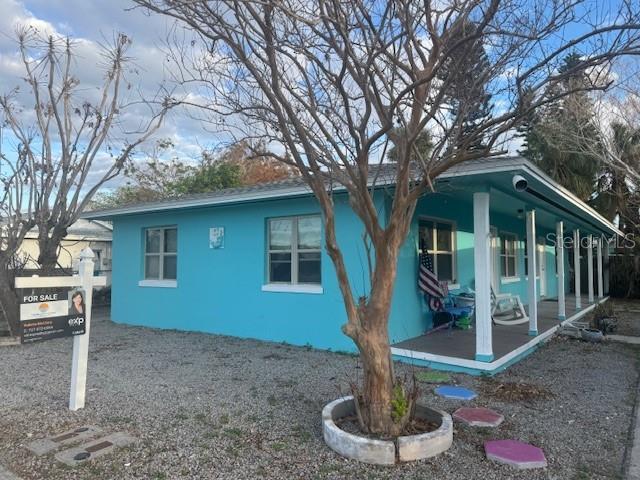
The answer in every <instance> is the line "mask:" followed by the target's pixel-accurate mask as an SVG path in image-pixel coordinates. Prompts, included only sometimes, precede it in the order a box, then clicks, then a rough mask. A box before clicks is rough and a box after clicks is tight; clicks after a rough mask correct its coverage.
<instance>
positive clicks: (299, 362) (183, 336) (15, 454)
mask: <svg viewBox="0 0 640 480" xmlns="http://www.w3.org/2000/svg"><path fill="white" fill-rule="evenodd" d="M501 328H508V327H501ZM638 352H640V350H638V349H637V348H636V347H633V346H629V345H624V344H617V343H608V344H602V345H592V344H586V343H583V342H580V341H578V340H573V339H567V338H556V339H554V340H552V341H551V342H549V343H548V344H547V345H545V346H544V347H542V348H540V349H539V350H538V351H537V352H535V353H534V354H533V355H531V356H529V357H528V358H527V359H525V360H523V361H522V362H520V363H519V364H517V365H515V366H513V367H511V368H509V369H508V370H507V371H506V372H505V373H502V374H500V375H498V376H496V377H493V378H483V377H470V376H467V375H461V374H459V375H458V374H456V375H452V380H453V383H456V384H459V385H462V386H465V387H468V388H472V389H476V390H477V391H478V393H479V394H480V395H479V396H478V398H477V399H476V400H474V401H472V402H469V403H465V405H477V406H484V407H489V408H492V409H494V410H497V411H498V412H500V413H502V414H503V415H504V416H505V421H504V423H503V424H502V425H501V426H500V427H499V428H498V429H473V428H470V427H465V426H462V425H460V424H457V425H456V430H455V434H454V443H453V447H452V448H451V449H450V450H449V451H447V452H446V453H444V454H442V455H440V456H438V457H436V458H433V459H430V460H426V461H420V462H415V463H411V464H405V465H400V466H396V467H379V466H371V465H363V464H360V463H357V462H355V461H350V460H346V459H344V458H341V457H340V456H338V455H337V454H335V453H333V452H332V451H331V450H329V449H328V448H327V447H326V446H325V445H324V442H323V440H322V432H321V426H320V412H321V409H322V407H323V406H324V405H325V404H326V403H328V402H329V401H331V400H333V399H335V398H336V397H338V396H339V395H340V393H341V392H342V393H346V387H345V386H346V385H347V382H348V380H349V379H354V378H356V377H357V375H358V373H359V372H360V370H359V369H358V365H357V364H358V362H357V359H356V358H355V357H353V356H350V355H344V354H339V353H331V352H324V351H317V350H313V349H308V348H300V347H292V346H289V345H284V344H274V343H266V342H259V341H254V340H241V339H237V338H230V337H223V336H215V335H207V334H200V333H184V332H176V331H161V330H153V329H148V328H139V327H130V326H124V325H118V324H114V323H112V322H110V321H109V320H107V319H106V317H104V316H103V317H102V318H101V317H100V316H97V318H96V320H95V321H94V324H93V326H92V331H91V346H90V361H89V362H90V363H89V378H88V385H87V388H88V390H87V406H86V408H85V409H84V410H81V411H78V412H70V411H68V410H67V402H68V394H69V379H70V365H71V340H70V339H60V340H52V341H48V342H44V343H40V344H32V345H24V346H12V347H2V349H0V358H1V359H2V361H1V363H0V463H1V464H3V465H5V466H6V467H7V468H8V469H9V470H11V471H13V472H15V473H16V474H17V475H19V476H20V477H22V478H24V479H51V480H57V479H64V480H67V479H134V478H145V479H158V480H160V479H187V478H193V479H196V478H197V479H239V478H246V479H254V478H269V479H347V478H352V479H378V478H380V479H475V478H479V479H483V480H491V479H506V478H514V479H519V478H522V479H524V478H527V479H597V478H612V477H613V478H616V477H619V476H620V474H621V471H622V465H623V462H624V455H625V449H626V447H627V443H628V434H629V429H630V426H631V423H632V421H631V417H632V412H633V405H634V402H635V388H636V384H637V380H638V373H637V372H638V370H637V367H638V358H639V357H638ZM396 368H397V373H400V374H401V373H403V372H409V371H411V367H410V366H407V365H404V364H398V365H397V367H396ZM416 370H422V369H416ZM422 387H423V388H422V390H423V397H424V401H426V402H428V403H429V404H430V405H431V406H434V407H436V408H440V409H443V410H446V411H448V412H453V411H454V410H455V409H456V408H458V407H459V406H461V405H462V402H459V401H447V400H443V399H441V398H439V397H436V396H435V395H434V394H433V387H434V385H432V384H422ZM85 424H86V425H96V426H99V427H101V428H102V429H103V430H105V431H106V432H109V433H111V432H116V431H123V432H127V433H129V434H131V435H133V436H135V437H137V438H138V439H139V441H138V442H137V443H136V444H134V445H132V446H130V447H127V448H125V449H121V450H117V451H116V452H114V453H113V454H110V455H106V456H104V457H101V458H98V459H96V460H93V461H90V462H87V463H86V464H84V465H82V466H80V467H77V468H73V469H72V468H70V467H66V466H64V465H62V464H60V463H58V462H57V461H56V460H55V459H54V458H53V454H50V455H46V456H43V457H36V456H35V455H33V454H31V453H30V452H29V451H28V450H26V448H25V445H26V444H28V443H29V442H31V441H33V440H34V439H37V438H41V437H45V436H49V435H51V434H55V433H57V432H62V431H65V430H68V429H71V428H75V427H78V426H80V425H85ZM501 438H515V439H519V440H522V441H527V442H531V443H533V444H535V445H537V446H540V447H542V448H543V449H544V451H545V453H546V456H547V460H548V463H549V466H548V468H546V469H541V470H534V471H517V470H514V469H512V468H511V467H508V466H505V465H499V464H496V463H493V462H491V461H489V460H487V459H486V458H485V457H484V452H483V448H482V443H483V441H484V440H488V439H501Z"/></svg>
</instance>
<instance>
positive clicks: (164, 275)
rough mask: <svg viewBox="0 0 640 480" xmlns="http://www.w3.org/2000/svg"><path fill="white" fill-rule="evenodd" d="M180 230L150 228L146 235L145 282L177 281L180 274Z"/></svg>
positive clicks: (173, 228) (174, 228)
mask: <svg viewBox="0 0 640 480" xmlns="http://www.w3.org/2000/svg"><path fill="white" fill-rule="evenodd" d="M177 262H178V229H177V228H176V227H164V228H148V229H146V230H145V234H144V278H145V280H176V278H177V273H178V263H177Z"/></svg>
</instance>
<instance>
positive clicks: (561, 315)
mask: <svg viewBox="0 0 640 480" xmlns="http://www.w3.org/2000/svg"><path fill="white" fill-rule="evenodd" d="M556 264H557V265H558V285H557V286H558V320H560V321H561V322H564V321H565V320H566V318H567V313H566V311H565V304H564V302H565V298H564V223H562V221H560V222H557V223H556Z"/></svg>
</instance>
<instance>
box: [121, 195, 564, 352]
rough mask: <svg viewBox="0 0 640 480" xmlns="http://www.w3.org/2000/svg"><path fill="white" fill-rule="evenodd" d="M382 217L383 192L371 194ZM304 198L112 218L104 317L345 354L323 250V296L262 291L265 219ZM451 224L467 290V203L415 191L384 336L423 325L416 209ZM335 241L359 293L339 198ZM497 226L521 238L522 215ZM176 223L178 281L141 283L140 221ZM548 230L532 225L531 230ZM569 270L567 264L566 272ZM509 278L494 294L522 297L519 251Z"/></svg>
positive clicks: (351, 232) (357, 252)
mask: <svg viewBox="0 0 640 480" xmlns="http://www.w3.org/2000/svg"><path fill="white" fill-rule="evenodd" d="M377 206H378V209H379V211H380V214H381V215H384V210H385V209H388V208H389V205H388V199H387V200H386V201H385V200H384V199H383V198H382V196H380V197H379V198H378V199H377ZM318 211H319V210H318V207H317V204H316V202H315V200H313V199H310V198H301V199H291V200H278V201H268V202H259V203H251V204H244V205H236V206H227V207H217V208H201V209H196V210H190V211H182V212H180V213H179V214H178V213H156V214H146V215H132V216H127V217H119V218H116V219H115V221H114V235H113V280H114V281H113V292H112V318H113V319H114V320H115V321H117V322H125V323H131V324H136V325H146V326H151V327H159V328H172V329H180V330H199V331H205V332H212V333H219V334H225V335H233V336H239V337H251V338H258V339H263V340H271V341H277V342H280V341H286V342H288V343H292V344H297V345H305V344H309V345H312V346H314V347H317V348H331V349H333V350H347V351H353V350H354V348H355V347H354V345H353V343H352V342H351V340H350V339H349V338H347V337H346V336H345V335H344V334H342V332H341V330H340V327H341V326H342V325H343V324H344V322H345V312H344V307H343V302H342V297H341V295H340V292H339V289H338V285H337V281H336V278H335V271H334V269H333V265H332V263H331V260H330V259H329V257H328V256H327V255H326V253H324V252H323V255H322V286H323V289H324V292H323V293H322V294H303V293H282V292H264V291H262V290H261V287H262V285H264V284H265V283H266V268H267V267H266V253H265V251H266V221H267V219H268V218H271V217H278V216H288V215H301V214H310V213H317V212H318ZM422 215H424V216H427V217H439V218H443V219H450V220H454V221H455V222H456V229H457V230H456V231H457V233H456V242H457V259H456V264H457V278H458V282H459V283H460V285H461V287H463V288H464V287H473V280H474V276H475V275H474V268H473V218H472V205H471V203H470V202H465V201H463V200H460V199H458V198H456V197H455V196H452V195H445V194H432V195H428V196H426V197H424V198H423V199H422V200H421V201H420V203H419V205H418V209H417V211H416V216H415V220H414V222H413V225H412V228H411V231H410V234H409V237H408V239H407V241H406V242H405V244H404V245H403V247H402V249H401V252H400V259H399V264H398V278H397V283H396V287H395V291H394V300H393V305H392V313H391V319H390V327H389V333H390V339H391V341H392V342H397V341H401V340H404V339H407V338H411V337H414V336H417V335H420V334H422V333H423V332H424V331H425V330H426V329H427V328H428V327H429V326H430V322H431V316H430V313H429V311H428V309H427V306H426V303H425V302H424V300H423V299H422V296H421V295H420V294H419V292H418V290H417V287H416V278H417V269H418V263H417V256H416V252H417V243H418V240H417V237H418V221H419V217H420V216H422ZM336 218H337V230H338V236H339V243H340V246H341V248H342V250H343V253H344V256H345V259H346V262H347V268H348V270H349V272H350V275H351V281H352V286H353V289H354V293H355V294H356V296H359V295H366V294H367V293H368V268H367V261H366V257H365V254H364V249H363V243H362V232H363V227H362V224H361V222H360V221H359V220H358V219H357V218H356V217H355V215H354V214H353V213H352V212H351V210H350V208H349V206H348V204H347V202H346V199H345V198H344V197H342V198H338V199H337V201H336ZM491 224H492V225H494V226H495V227H496V228H497V229H498V231H501V230H504V231H508V232H512V233H515V234H517V235H518V239H519V241H520V242H521V241H522V239H523V238H524V236H525V223H524V219H517V218H509V217H502V216H500V215H494V214H492V215H491ZM167 225H177V227H178V280H177V287H176V288H158V287H140V286H139V285H138V282H139V281H140V280H141V279H142V276H143V231H144V229H145V228H147V227H154V226H167ZM216 226H222V227H225V246H224V249H220V250H214V249H210V248H209V244H208V233H209V228H210V227H216ZM546 233H547V231H545V230H542V229H539V231H538V235H539V236H544V235H546ZM554 255H555V253H554V251H553V248H552V247H547V285H548V286H547V292H548V296H549V297H554V296H555V293H556V283H555V282H556V276H555V267H554ZM567 271H568V270H567ZM518 272H519V274H520V275H521V279H520V281H519V282H517V283H510V284H508V285H501V286H500V291H503V292H513V293H517V294H519V295H521V297H522V299H523V301H524V302H525V303H527V302H528V299H527V285H526V278H525V276H524V256H523V255H522V252H519V254H518Z"/></svg>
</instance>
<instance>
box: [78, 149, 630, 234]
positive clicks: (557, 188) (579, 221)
mask: <svg viewBox="0 0 640 480" xmlns="http://www.w3.org/2000/svg"><path fill="white" fill-rule="evenodd" d="M393 168H394V166H393V164H383V165H381V166H380V167H379V168H378V169H375V170H373V171H372V175H371V177H372V178H371V180H370V183H371V184H372V185H373V184H374V182H375V185H376V186H379V187H383V186H390V185H393V179H394V178H393V177H394V176H393V174H392V172H393ZM513 174H521V175H523V176H525V177H526V178H527V179H528V180H529V181H530V182H531V186H530V187H529V190H530V192H528V193H530V194H532V195H536V196H537V197H538V198H537V199H533V203H535V202H536V201H538V202H539V201H540V200H544V201H546V202H547V203H548V204H549V205H550V208H551V207H552V208H551V210H552V211H555V212H557V213H558V216H559V217H561V216H563V215H569V216H573V217H575V219H574V220H575V223H576V225H583V226H584V227H586V228H588V229H591V230H593V231H594V232H595V231H602V232H607V233H610V234H618V235H622V232H620V231H619V230H618V229H617V228H616V226H615V225H613V224H612V223H611V222H610V221H608V220H607V219H606V218H604V217H603V216H602V215H600V214H599V213H598V212H596V211H595V210H594V209H593V208H591V207H590V206H589V205H587V204H586V203H584V202H583V201H582V200H580V199H579V198H578V197H576V196H575V195H574V194H573V193H571V192H570V191H569V190H567V189H566V188H564V187H562V186H561V185H560V184H558V183H557V182H555V181H554V180H553V179H551V177H549V176H548V175H547V174H545V173H544V172H543V171H542V170H540V169H539V168H538V167H536V166H535V165H533V164H532V163H531V162H529V161H527V160H526V159H524V158H522V157H492V158H486V159H478V160H474V161H469V162H465V163H461V164H459V165H456V166H455V167H452V168H451V169H449V170H447V171H446V172H444V173H443V174H441V175H440V176H439V177H438V178H437V179H436V183H442V184H452V183H455V184H456V185H458V187H461V186H464V185H466V186H468V187H470V188H472V186H473V185H476V186H477V185H479V184H481V183H482V184H484V185H490V186H491V187H492V188H497V189H498V190H500V189H502V190H503V191H504V190H508V189H510V188H511V178H512V175H513ZM374 177H375V178H374ZM335 188H336V190H343V189H344V187H341V186H339V185H338V186H336V187H335ZM509 194H510V195H520V197H522V199H523V201H526V199H525V198H524V197H525V196H524V195H523V192H520V193H516V192H513V191H509ZM309 195H312V192H311V189H310V188H309V187H308V185H307V184H306V183H305V181H304V180H303V179H302V178H300V177H295V178H290V179H286V180H281V181H277V182H271V183H264V184H258V185H252V186H247V187H240V188H229V189H225V190H219V191H216V192H211V193H203V194H194V195H186V196H183V197H180V198H174V199H168V200H160V201H154V202H144V203H137V204H132V205H126V206H122V207H117V208H109V209H104V210H93V211H89V212H85V213H84V214H83V215H82V217H83V218H86V219H103V220H110V219H112V218H114V217H119V216H123V215H134V214H143V213H152V212H165V211H174V210H183V209H191V208H199V207H208V206H218V205H229V204H236V203H245V202H255V201H263V200H269V199H283V198H292V197H301V196H309Z"/></svg>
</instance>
